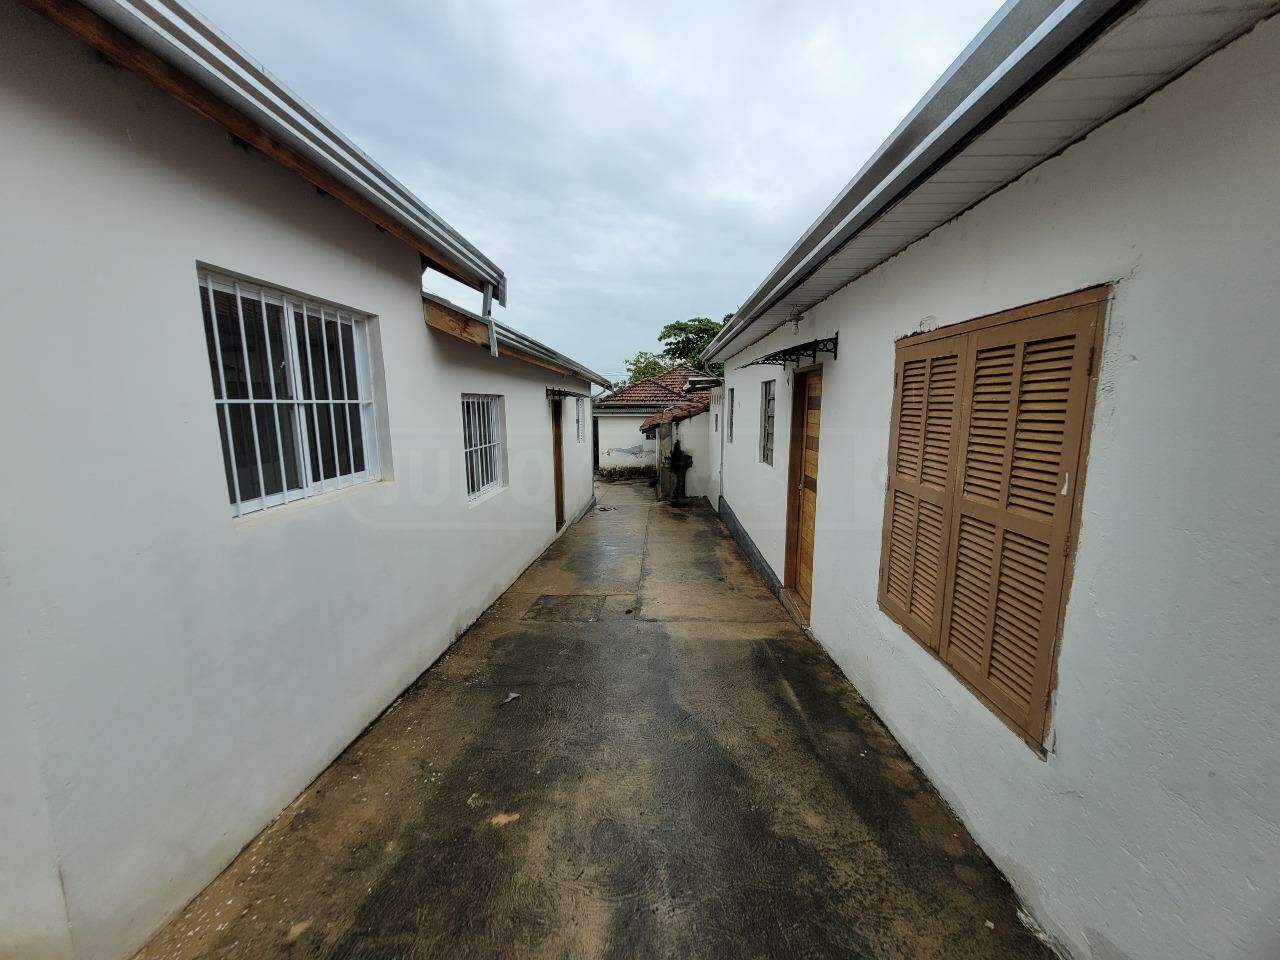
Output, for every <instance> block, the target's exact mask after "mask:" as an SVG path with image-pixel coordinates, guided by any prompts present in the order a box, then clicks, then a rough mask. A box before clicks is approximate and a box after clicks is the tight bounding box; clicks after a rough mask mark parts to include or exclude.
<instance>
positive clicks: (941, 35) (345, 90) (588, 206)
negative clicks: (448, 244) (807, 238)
mask: <svg viewBox="0 0 1280 960" xmlns="http://www.w3.org/2000/svg"><path fill="white" fill-rule="evenodd" d="M196 3H197V6H198V7H199V8H200V9H201V10H202V12H204V13H205V14H207V15H208V16H209V18H210V19H211V20H212V21H213V22H214V23H215V24H217V25H218V26H219V27H221V28H222V29H223V30H225V31H226V32H227V33H228V34H229V35H230V36H231V37H232V38H233V39H234V40H236V41H237V42H238V43H239V44H240V45H241V46H242V47H244V48H245V49H246V50H247V51H248V52H249V53H250V54H251V55H252V56H254V57H255V58H257V59H258V60H260V61H261V62H263V63H264V64H265V66H266V67H267V69H268V70H270V71H271V72H272V73H274V74H275V75H276V76H277V77H279V78H280V79H282V80H283V81H284V82H285V83H286V84H288V85H289V86H291V87H292V88H293V89H294V90H295V91H296V92H297V93H298V94H300V95H301V96H302V98H303V99H304V100H306V101H308V102H309V103H310V104H311V105H312V106H314V107H316V108H317V109H318V110H319V111H320V112H321V113H322V114H323V115H325V116H326V117H327V118H328V119H329V120H330V121H331V122H332V123H334V124H335V125H336V126H337V127H338V129H340V130H342V131H343V133H345V134H346V135H347V136H348V137H350V138H351V139H352V140H354V141H355V142H356V143H357V144H359V145H360V146H361V147H362V148H364V149H365V150H366V152H368V153H369V154H370V155H371V156H372V157H373V158H374V159H375V160H377V161H378V162H379V163H380V164H381V165H382V166H384V167H385V168H386V169H388V170H389V171H390V172H391V173H392V174H393V175H395V176H396V177H397V178H398V179H400V180H401V181H402V182H403V183H405V184H406V185H407V186H408V187H409V188H410V189H411V190H413V191H414V192H415V193H417V194H418V196H419V197H421V198H422V199H423V200H424V201H425V202H426V203H427V205H428V206H430V207H431V208H432V209H433V210H435V211H436V213H438V214H440V215H441V216H442V217H444V218H445V219H446V220H448V221H449V222H450V223H451V224H452V225H453V226H454V227H456V228H457V229H458V230H460V231H461V232H462V233H463V234H464V235H465V236H466V237H467V238H468V239H469V240H471V241H472V242H473V243H475V244H476V245H477V246H479V247H480V249H481V250H483V251H484V252H485V253H486V254H487V255H488V256H489V257H490V258H491V259H493V260H495V261H496V262H497V263H498V264H499V266H501V267H502V268H503V270H504V271H505V272H506V274H507V278H508V283H509V289H510V299H509V305H508V308H507V309H506V310H500V311H499V318H500V319H502V320H503V321H504V322H506V323H509V324H511V325H512V326H514V327H516V328H518V329H520V330H522V331H524V332H525V333H528V334H530V335H531V336H533V337H536V338H537V339H539V340H542V341H543V342H545V343H547V344H549V345H551V346H553V347H555V348H557V349H559V350H561V351H562V352H564V353H566V354H568V355H570V356H572V357H573V358H574V359H576V360H579V361H581V362H583V363H585V364H587V365H588V366H589V367H592V368H593V369H595V370H596V371H598V372H599V373H602V374H604V375H605V376H607V377H610V378H611V379H613V378H617V377H618V376H619V375H620V374H621V373H622V371H623V366H622V361H623V360H624V359H625V358H626V357H628V356H630V355H631V354H633V353H635V352H636V351H637V350H646V349H647V350H654V351H656V350H657V349H658V344H657V338H656V335H657V331H658V329H659V328H660V327H661V326H662V325H663V324H664V323H667V322H669V321H671V320H679V319H684V318H687V317H691V316H710V317H717V318H718V317H721V316H723V315H724V314H726V313H730V312H732V311H733V310H734V309H735V308H736V307H737V305H738V304H739V303H740V302H741V301H742V300H744V299H745V298H746V296H747V295H748V294H749V293H750V292H751V291H752V290H753V289H754V288H755V287H756V285H757V284H758V283H759V282H760V281H761V280H763V279H764V276H765V274H766V273H767V272H768V271H769V269H770V268H772V267H773V266H774V264H776V263H777V262H778V261H779V260H780V259H781V258H782V256H783V254H784V253H785V252H786V251H787V249H788V248H789V247H790V246H791V244H792V243H793V242H794V241H795V240H796V239H797V238H798V237H799V235H800V234H801V233H802V232H803V231H804V229H805V228H806V227H807V226H808V225H809V224H810V223H811V222H812V221H813V220H814V219H815V218H816V217H817V215H818V214H819V213H821V212H822V210H823V208H824V207H825V206H826V205H827V204H828V203H829V202H830V201H831V200H832V198H833V197H834V196H835V194H836V193H837V191H839V189H840V188H841V187H842V186H844V184H845V183H846V182H847V181H848V180H849V179H850V177H852V175H853V174H854V172H855V171H856V170H857V169H858V167H859V166H861V165H862V163H863V162H864V161H865V160H866V159H867V157H868V156H869V155H870V154H871V153H872V152H873V151H874V150H875V148H876V147H877V146H879V145H880V143H881V142H882V141H883V140H884V138H885V137H886V136H887V135H888V134H889V132H890V131H891V130H892V129H893V128H894V127H895V126H896V125H897V123H898V121H899V120H901V119H902V117H903V115H904V114H905V113H906V112H907V111H908V110H909V109H910V108H911V107H912V106H913V105H914V104H915V102H916V101H917V100H918V99H919V98H920V96H921V95H923V94H924V92H925V91H926V90H927V89H928V88H929V87H930V86H931V85H932V83H933V82H934V80H936V79H937V78H938V76H939V75H940V74H941V73H942V71H943V70H945V69H946V67H947V66H948V64H950V62H951V61H952V60H953V59H954V58H955V56H956V55H957V54H958V53H959V52H960V51H961V50H962V49H963V48H964V46H965V45H966V44H967V43H968V42H969V40H970V39H971V38H972V37H973V36H974V34H976V33H977V32H978V30H979V29H980V28H981V27H982V25H983V24H984V23H985V22H986V21H987V20H988V19H989V18H990V17H991V15H992V14H994V13H995V11H996V9H997V8H998V7H999V3H998V2H997V0H895V2H880V0H826V2H822V3H817V2H795V0H791V2H778V3H747V2H743V0H698V2H689V0H681V2H645V3H638V2H636V0H628V2H609V0H603V2H596V3H576V2H558V0H542V2H530V3H506V4H503V3H496V2H481V0H428V2H417V0H382V2H368V3H360V4H350V3H346V2H342V3H339V2H332V0H326V2H318V0H274V2H271V3H264V2H262V0H196ZM429 277H433V279H431V280H429V282H428V288H429V289H432V290H434V291H436V292H438V293H442V294H443V295H445V296H449V297H450V298H452V299H455V300H460V301H462V302H463V304H464V305H466V306H476V307H478V297H476V296H475V295H474V294H473V293H472V292H471V291H469V290H467V289H466V288H465V287H461V286H460V285H457V284H453V283H452V282H451V281H447V280H443V279H442V278H439V277H438V276H436V275H430V274H429Z"/></svg>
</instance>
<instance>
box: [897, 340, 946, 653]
mask: <svg viewBox="0 0 1280 960" xmlns="http://www.w3.org/2000/svg"><path fill="white" fill-rule="evenodd" d="M961 347H963V343H962V342H960V341H951V340H947V341H942V342H940V343H934V344H927V345H922V346H920V347H916V348H910V349H905V350H900V351H899V353H898V363H897V375H896V383H897V389H896V390H895V393H894V402H893V425H892V428H891V434H892V436H891V438H890V450H891V451H892V452H893V457H892V461H893V462H892V463H891V464H890V471H889V494H888V496H887V497H886V500H885V542H884V550H883V554H882V557H883V559H882V563H881V574H880V577H881V588H880V595H881V599H882V602H884V603H885V604H886V606H888V607H889V608H891V610H892V612H893V613H894V615H895V616H896V617H897V618H898V619H899V621H900V622H902V623H903V624H904V625H905V626H907V628H908V629H910V630H911V632H912V633H913V634H914V635H915V637H916V638H917V639H918V640H920V641H921V642H922V643H926V644H928V645H929V646H930V647H932V648H933V649H935V650H936V649H937V648H938V637H939V628H940V624H941V617H942V599H943V588H944V586H945V581H944V573H945V570H946V559H947V540H948V537H949V536H950V507H951V505H950V499H951V498H950V491H949V486H950V477H951V474H952V464H953V463H954V462H955V459H956V438H957V436H958V431H957V429H956V425H957V419H958V412H959V403H958V397H959V387H960V369H961V354H960V352H959V348H961Z"/></svg>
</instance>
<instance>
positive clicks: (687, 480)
mask: <svg viewBox="0 0 1280 960" xmlns="http://www.w3.org/2000/svg"><path fill="white" fill-rule="evenodd" d="M674 427H675V431H676V437H677V438H678V439H679V440H680V449H681V450H683V451H684V452H685V453H687V454H689V456H691V457H693V464H692V465H691V466H690V467H689V469H688V471H687V472H686V473H685V475H684V492H685V496H687V497H707V498H708V499H709V500H710V499H711V492H712V484H711V414H710V413H709V412H708V413H700V414H698V415H697V416H696V417H690V418H689V419H688V420H679V421H677V422H676V423H675V424H674ZM716 498H717V499H718V498H719V492H718V491H717V492H716ZM712 502H713V503H714V502H715V500H712Z"/></svg>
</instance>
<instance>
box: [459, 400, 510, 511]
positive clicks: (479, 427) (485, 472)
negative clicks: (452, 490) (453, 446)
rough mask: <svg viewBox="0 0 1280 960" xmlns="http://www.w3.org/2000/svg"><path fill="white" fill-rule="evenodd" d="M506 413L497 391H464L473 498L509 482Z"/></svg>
mask: <svg viewBox="0 0 1280 960" xmlns="http://www.w3.org/2000/svg"><path fill="white" fill-rule="evenodd" d="M502 414H503V411H502V397H500V396H498V395H496V394H487V393H464V394H463V395H462V453H463V460H464V461H465V464H464V465H465V468H466V474H467V496H468V497H470V498H471V499H475V498H476V497H478V496H480V495H481V494H483V493H487V492H488V491H490V490H493V489H496V488H498V487H501V486H503V485H504V484H505V483H506V459H505V457H506V455H505V453H504V450H503V440H504V437H503V422H502V421H503V416H502Z"/></svg>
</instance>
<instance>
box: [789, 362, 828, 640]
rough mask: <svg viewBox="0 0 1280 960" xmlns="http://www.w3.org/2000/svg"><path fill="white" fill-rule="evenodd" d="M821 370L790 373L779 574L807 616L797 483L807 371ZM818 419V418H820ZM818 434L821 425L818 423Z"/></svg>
mask: <svg viewBox="0 0 1280 960" xmlns="http://www.w3.org/2000/svg"><path fill="white" fill-rule="evenodd" d="M815 372H817V373H822V372H823V368H822V363H821V361H819V362H818V363H812V364H809V365H808V366H805V367H797V368H796V369H795V371H794V372H793V375H792V377H791V421H790V431H791V433H790V436H789V437H788V438H787V546H786V564H785V566H784V569H783V574H782V587H783V589H784V590H785V591H787V592H788V593H789V594H790V596H791V598H792V599H793V601H794V602H795V604H796V605H797V606H799V607H801V608H803V611H804V613H805V619H806V620H807V619H808V606H809V605H808V604H806V603H804V601H803V600H802V599H801V597H800V595H799V594H797V593H796V592H795V590H796V578H797V574H798V569H797V568H798V563H797V561H798V557H797V554H798V553H799V550H800V483H801V482H802V480H803V477H804V416H805V413H806V411H807V409H808V395H807V393H806V391H807V390H808V382H809V374H811V373H815ZM819 423H821V419H819ZM818 430H819V436H821V430H822V428H821V427H819V428H818ZM818 461H819V463H821V461H822V448H821V447H819V448H818ZM813 522H814V527H815V535H816V527H817V523H818V518H817V505H816V503H815V505H814V521H813Z"/></svg>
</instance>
